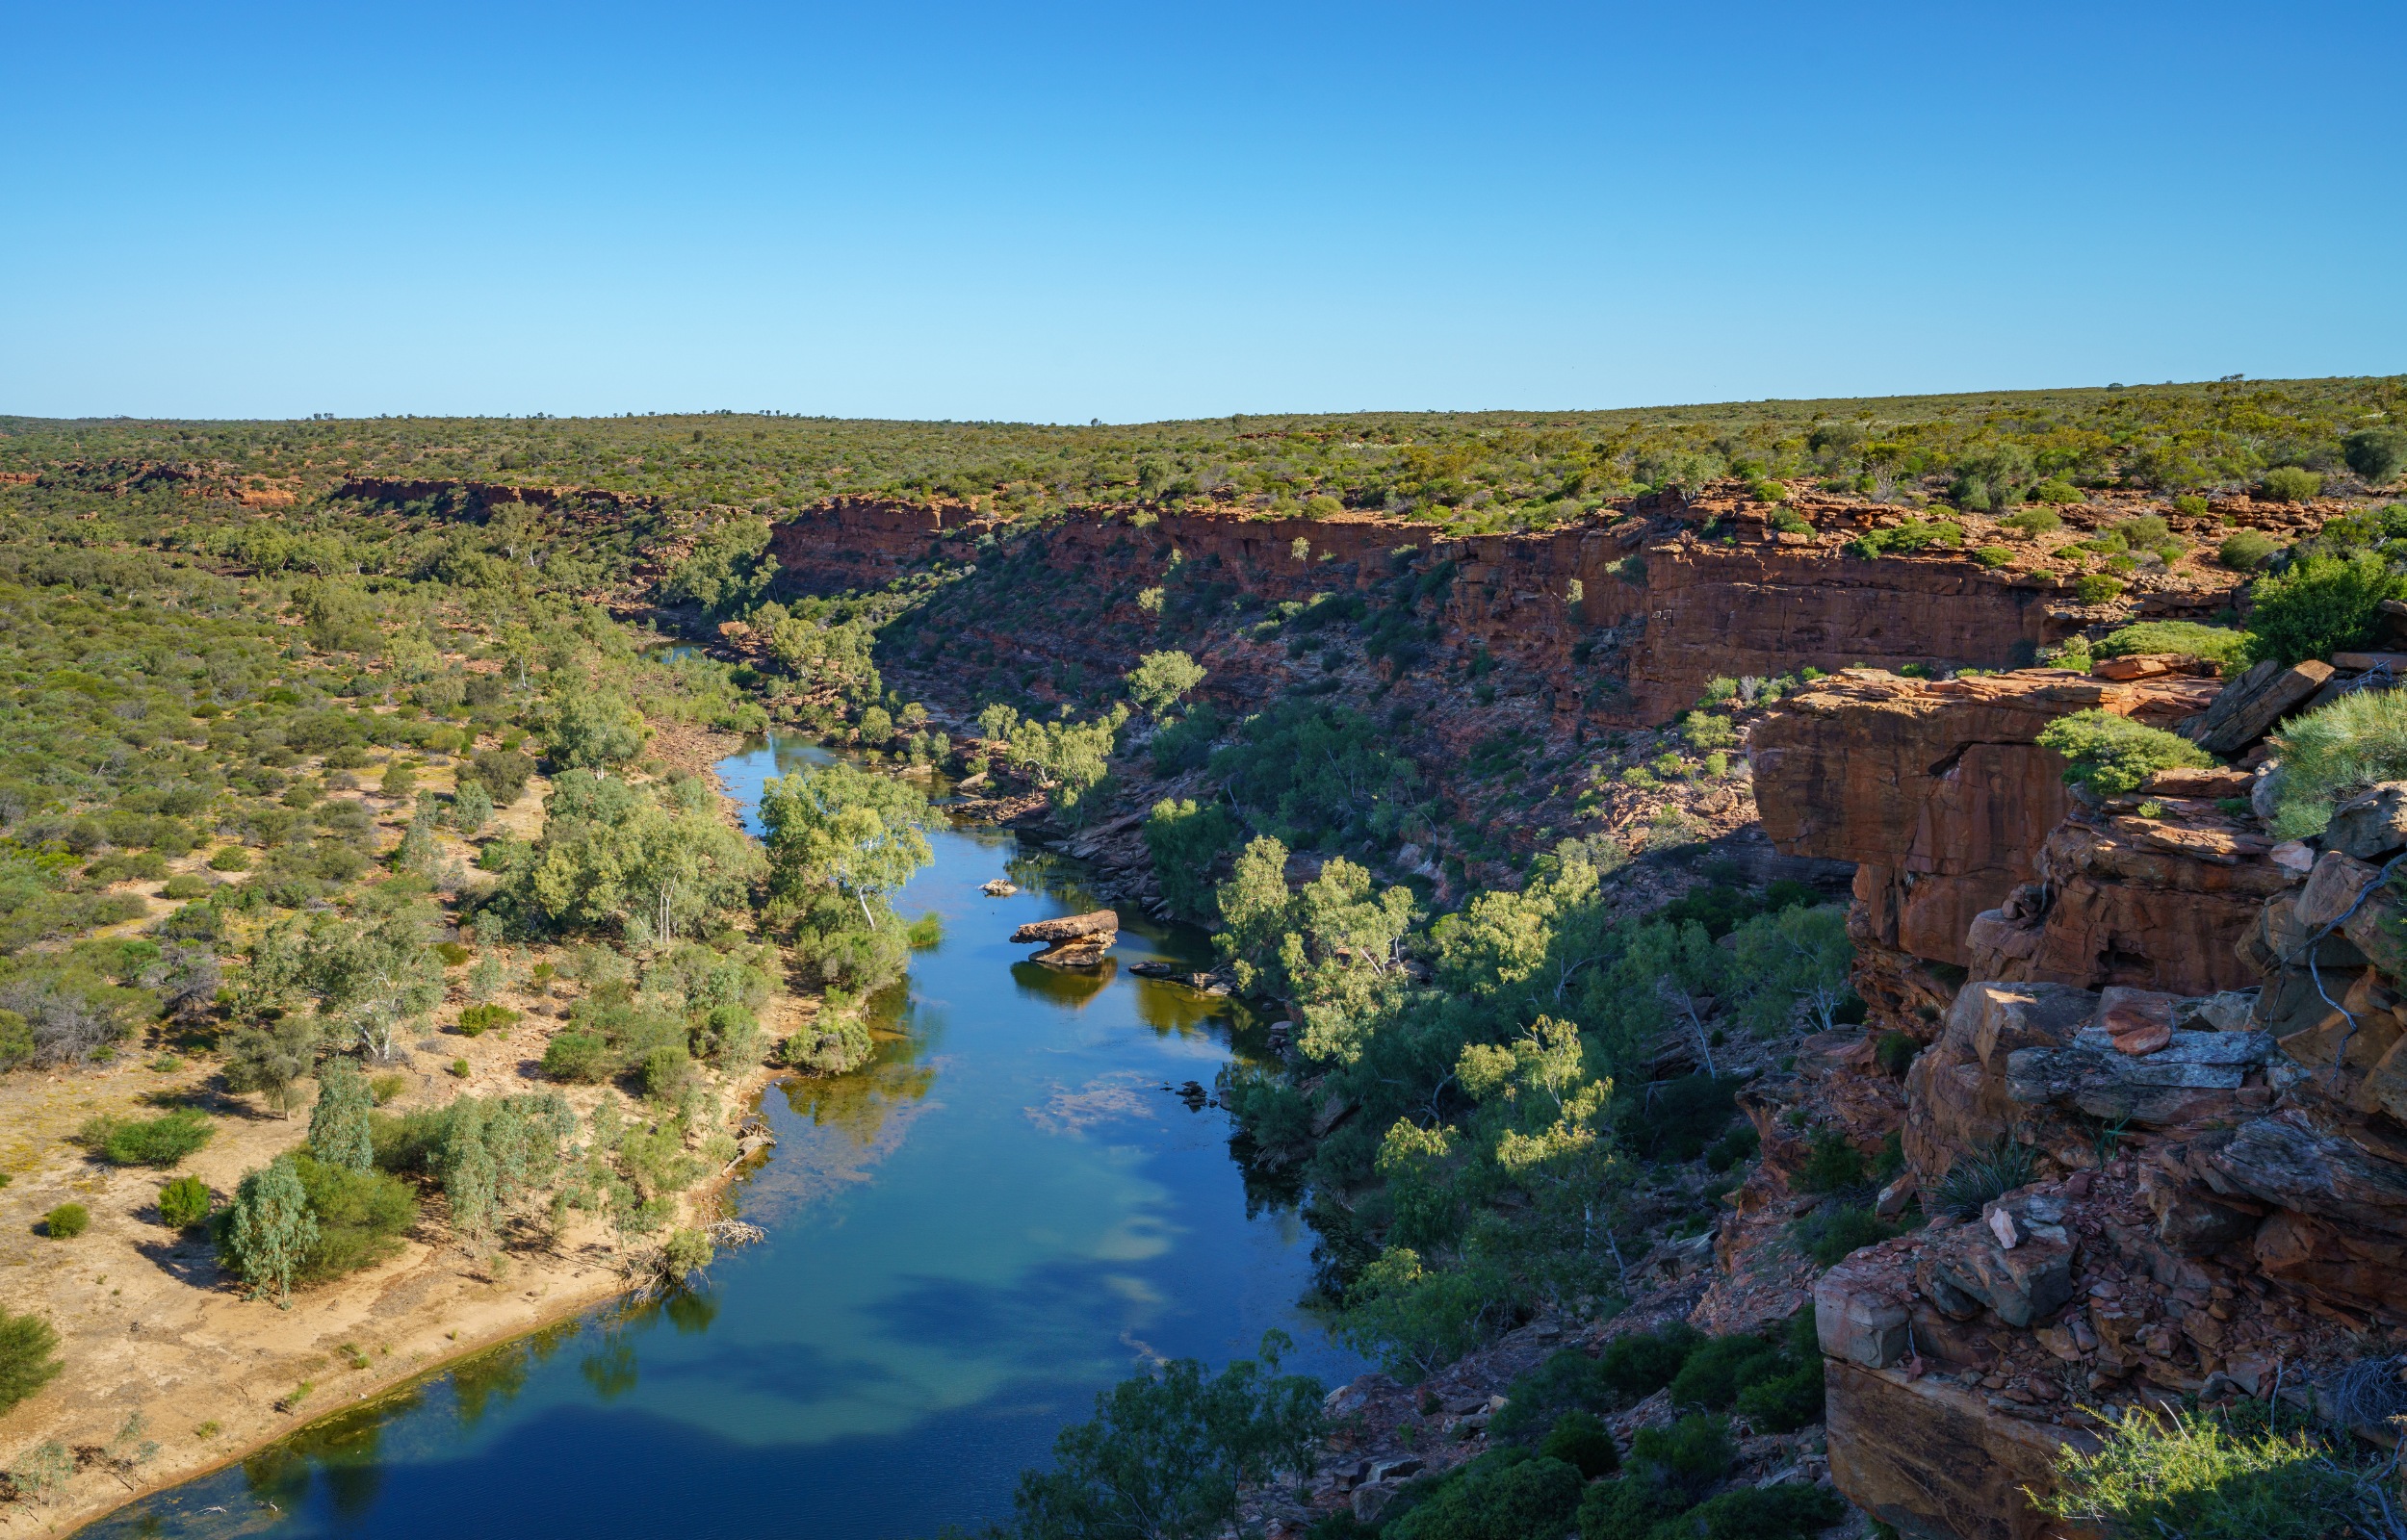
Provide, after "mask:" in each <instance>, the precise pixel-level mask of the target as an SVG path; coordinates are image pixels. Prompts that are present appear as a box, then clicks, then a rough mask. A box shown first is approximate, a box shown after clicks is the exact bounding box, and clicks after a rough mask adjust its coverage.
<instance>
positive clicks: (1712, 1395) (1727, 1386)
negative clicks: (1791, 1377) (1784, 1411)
mask: <svg viewBox="0 0 2407 1540" xmlns="http://www.w3.org/2000/svg"><path fill="white" fill-rule="evenodd" d="M1787 1367H1788V1365H1787V1364H1786V1363H1785V1362H1784V1361H1783V1360H1782V1359H1781V1357H1780V1349H1779V1348H1778V1347H1774V1346H1773V1344H1771V1343H1768V1342H1766V1341H1764V1340H1763V1339H1762V1338H1761V1337H1749V1336H1747V1335H1744V1334H1737V1335H1732V1336H1728V1337H1717V1338H1715V1339H1714V1340H1713V1341H1711V1342H1709V1343H1707V1344H1705V1345H1704V1346H1703V1347H1699V1348H1697V1349H1696V1350H1695V1352H1693V1353H1691V1354H1689V1355H1688V1362H1686V1363H1684V1364H1682V1365H1681V1366H1680V1372H1679V1373H1677V1374H1675V1375H1673V1376H1672V1380H1671V1404H1672V1405H1674V1406H1678V1407H1681V1408H1684V1409H1693V1410H1701V1411H1708V1412H1726V1411H1728V1410H1729V1409H1730V1403H1731V1402H1733V1401H1735V1400H1737V1399H1738V1397H1739V1392H1740V1391H1741V1390H1744V1389H1745V1388H1747V1386H1749V1385H1752V1384H1754V1383H1755V1382H1756V1381H1757V1380H1759V1379H1763V1378H1766V1377H1768V1376H1770V1375H1772V1374H1774V1373H1779V1372H1780V1371H1782V1370H1784V1369H1786V1368H1787Z"/></svg>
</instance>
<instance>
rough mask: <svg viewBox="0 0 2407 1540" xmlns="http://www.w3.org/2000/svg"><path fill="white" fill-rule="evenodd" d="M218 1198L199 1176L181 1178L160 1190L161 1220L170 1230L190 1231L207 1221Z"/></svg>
mask: <svg viewBox="0 0 2407 1540" xmlns="http://www.w3.org/2000/svg"><path fill="white" fill-rule="evenodd" d="M216 1204H217V1198H216V1196H215V1194H213V1193H211V1192H210V1191H209V1184H208V1183H206V1182H204V1181H202V1180H201V1179H200V1178H199V1177H197V1176H179V1177H177V1178H175V1179H174V1180H173V1181H171V1182H168V1183H165V1184H163V1185H162V1186H161V1187H160V1189H159V1219H160V1222H161V1223H163V1224H166V1225H167V1226H168V1227H169V1228H170V1229H177V1230H189V1229H191V1228H193V1226H194V1225H196V1224H201V1223H204V1222H206V1221H207V1219H208V1218H209V1214H210V1211H211V1210H212V1209H213V1208H215V1207H216Z"/></svg>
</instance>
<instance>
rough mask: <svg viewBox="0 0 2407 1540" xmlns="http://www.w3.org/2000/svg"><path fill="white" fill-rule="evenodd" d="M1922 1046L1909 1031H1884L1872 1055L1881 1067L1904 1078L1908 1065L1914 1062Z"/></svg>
mask: <svg viewBox="0 0 2407 1540" xmlns="http://www.w3.org/2000/svg"><path fill="white" fill-rule="evenodd" d="M1922 1048H1923V1045H1922V1044H1921V1043H1920V1042H1918V1041H1916V1040H1914V1038H1913V1037H1912V1036H1911V1035H1910V1034H1908V1033H1903V1032H1884V1033H1882V1034H1881V1035H1880V1040H1879V1041H1878V1042H1877V1043H1876V1044H1874V1046H1873V1051H1872V1056H1873V1058H1874V1060H1875V1061H1876V1063H1878V1064H1879V1065H1880V1067H1881V1068H1883V1069H1885V1070H1887V1071H1888V1072H1889V1073H1890V1074H1893V1075H1895V1076H1897V1077H1898V1078H1899V1079H1900V1080H1902V1079H1904V1078H1905V1070H1906V1066H1907V1065H1911V1064H1912V1063H1913V1062H1914V1056H1915V1055H1916V1054H1918V1053H1920V1052H1922Z"/></svg>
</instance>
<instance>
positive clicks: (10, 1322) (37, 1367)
mask: <svg viewBox="0 0 2407 1540" xmlns="http://www.w3.org/2000/svg"><path fill="white" fill-rule="evenodd" d="M58 1348H59V1334H58V1332H57V1331H55V1330H53V1329H52V1328H51V1325H50V1322H47V1321H44V1320H43V1319H42V1318H41V1317H39V1316H37V1315H35V1314H34V1313H33V1312H31V1311H28V1312H26V1313H25V1314H24V1315H21V1316H13V1315H10V1314H9V1313H8V1312H7V1311H6V1310H0V1412H5V1411H7V1410H8V1409H9V1408H10V1407H12V1406H14V1405H15V1404H16V1403H17V1402H18V1401H21V1400H23V1399H25V1398H26V1397H28V1396H31V1395H32V1394H34V1392H36V1391H38V1390H39V1389H41V1388H42V1387H43V1386H44V1385H47V1384H49V1383H50V1382H51V1381H52V1380H53V1379H55V1378H57V1377H58V1373H59V1371H60V1369H61V1368H62V1367H64V1366H63V1365H61V1363H60V1362H59V1360H58V1359H57V1357H55V1356H54V1355H55V1354H56V1353H57V1351H58Z"/></svg>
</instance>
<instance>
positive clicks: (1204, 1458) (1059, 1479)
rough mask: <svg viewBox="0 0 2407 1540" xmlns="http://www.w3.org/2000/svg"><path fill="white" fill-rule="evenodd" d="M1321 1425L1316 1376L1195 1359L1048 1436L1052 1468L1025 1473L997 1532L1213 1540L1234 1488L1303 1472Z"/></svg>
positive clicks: (1131, 1386) (1266, 1361)
mask: <svg viewBox="0 0 2407 1540" xmlns="http://www.w3.org/2000/svg"><path fill="white" fill-rule="evenodd" d="M1324 1431H1325V1428H1324V1422H1323V1418H1322V1415H1321V1385H1320V1383H1319V1381H1317V1380H1312V1379H1307V1378H1304V1377H1302V1376H1301V1375H1295V1374H1282V1373H1279V1372H1278V1359H1277V1358H1276V1356H1266V1357H1265V1358H1263V1359H1258V1360H1257V1359H1252V1358H1241V1359H1238V1360H1236V1361H1235V1362H1234V1363H1231V1364H1229V1366H1228V1367H1227V1368H1226V1369H1223V1370H1222V1371H1221V1372H1220V1373H1218V1374H1206V1373H1204V1366H1203V1365H1202V1364H1200V1363H1198V1362H1197V1361H1196V1360H1194V1359H1192V1358H1176V1359H1172V1360H1171V1361H1170V1362H1168V1363H1166V1364H1164V1365H1162V1367H1161V1369H1160V1370H1159V1372H1158V1373H1153V1374H1144V1375H1139V1376H1138V1377H1136V1378H1134V1379H1129V1380H1125V1381H1123V1382H1122V1383H1121V1384H1119V1385H1117V1386H1115V1387H1114V1388H1112V1389H1111V1390H1108V1391H1105V1392H1103V1393H1102V1394H1101V1395H1100V1396H1098V1397H1097V1398H1096V1402H1095V1418H1094V1420H1093V1421H1092V1422H1086V1423H1077V1424H1072V1425H1071V1426H1069V1427H1065V1428H1063V1429H1062V1430H1061V1432H1060V1433H1059V1434H1058V1435H1057V1436H1056V1437H1055V1438H1054V1440H1053V1459H1052V1468H1051V1469H1049V1470H1043V1471H1028V1472H1025V1473H1023V1474H1022V1476H1021V1477H1020V1484H1019V1487H1018V1488H1017V1490H1015V1491H1014V1492H1013V1494H1012V1518H1011V1520H1010V1522H1009V1523H1007V1524H1004V1525H1001V1526H996V1527H992V1528H990V1529H989V1530H988V1531H987V1532H988V1534H989V1535H991V1536H995V1537H997V1540H1000V1537H1002V1536H1010V1537H1012V1540H1129V1537H1143V1540H1211V1537H1213V1536H1216V1535H1218V1534H1220V1533H1221V1532H1222V1531H1223V1530H1224V1529H1226V1528H1227V1527H1229V1525H1230V1524H1231V1523H1232V1522H1233V1521H1234V1519H1235V1517H1236V1510H1237V1497H1238V1493H1239V1490H1240V1488H1242V1487H1244V1486H1248V1485H1253V1484H1256V1483H1259V1482H1263V1481H1266V1480H1268V1479H1270V1478H1271V1477H1272V1476H1276V1475H1280V1474H1281V1473H1284V1474H1287V1475H1289V1476H1300V1475H1303V1474H1305V1473H1307V1472H1308V1471H1309V1470H1310V1469H1311V1465H1312V1461H1313V1459H1314V1456H1315V1454H1316V1452H1317V1450H1318V1447H1319V1444H1320V1440H1321V1436H1322V1433H1323V1432H1324Z"/></svg>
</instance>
